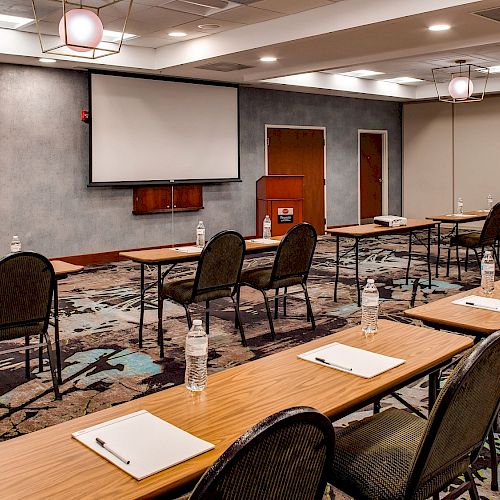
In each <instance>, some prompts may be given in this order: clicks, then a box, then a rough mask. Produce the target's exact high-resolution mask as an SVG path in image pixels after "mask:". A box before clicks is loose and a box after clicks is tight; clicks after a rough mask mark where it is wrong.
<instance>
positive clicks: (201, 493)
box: [189, 407, 335, 500]
mask: <svg viewBox="0 0 500 500" xmlns="http://www.w3.org/2000/svg"><path fill="white" fill-rule="evenodd" d="M334 442H335V434H334V432H333V427H332V424H331V423H330V421H329V420H328V418H327V417H325V416H324V415H322V414H321V413H320V412H318V411H317V410H315V409H313V408H308V407H296V408H290V409H288V410H284V411H280V412H278V413H275V414H274V415H271V416H270V417H268V418H266V419H265V420H263V421H262V422H260V423H259V424H257V425H256V426H254V427H253V428H251V429H250V430H249V431H248V432H246V433H245V434H244V435H243V436H241V437H240V438H239V439H238V440H237V441H235V442H234V443H233V444H232V445H231V446H230V447H229V448H228V449H227V450H226V451H225V452H224V453H223V454H222V455H221V456H220V457H219V459H218V460H217V461H216V462H215V463H214V464H213V465H212V466H211V467H210V469H208V470H207V471H206V472H205V474H204V475H203V477H202V478H201V479H200V481H199V482H198V484H197V485H196V487H195V489H194V490H193V492H192V493H191V496H190V497H189V498H190V499H191V500H215V499H217V500H225V499H227V500H229V499H245V500H284V499H287V500H321V498H322V497H323V493H324V491H325V487H326V477H327V471H328V467H329V464H330V463H331V460H332V459H333V450H334Z"/></svg>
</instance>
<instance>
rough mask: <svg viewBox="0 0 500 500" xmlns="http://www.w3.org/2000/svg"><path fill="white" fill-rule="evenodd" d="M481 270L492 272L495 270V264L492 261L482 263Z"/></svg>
mask: <svg viewBox="0 0 500 500" xmlns="http://www.w3.org/2000/svg"><path fill="white" fill-rule="evenodd" d="M482 271H484V272H486V273H494V272H495V264H494V263H491V264H483V265H482Z"/></svg>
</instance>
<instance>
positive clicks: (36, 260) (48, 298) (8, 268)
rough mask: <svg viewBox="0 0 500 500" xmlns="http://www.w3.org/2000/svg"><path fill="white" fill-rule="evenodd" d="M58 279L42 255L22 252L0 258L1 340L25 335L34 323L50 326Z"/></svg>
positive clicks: (35, 324)
mask: <svg viewBox="0 0 500 500" xmlns="http://www.w3.org/2000/svg"><path fill="white" fill-rule="evenodd" d="M55 282H56V278H55V273H54V268H53V267H52V264H51V263H50V261H49V260H48V259H47V258H46V257H44V256H43V255H40V254H37V253H34V252H19V253H15V254H11V255H8V256H6V257H4V258H3V259H1V260H0V340H9V339H14V338H20V337H24V336H25V335H26V334H28V333H30V332H32V330H33V326H39V325H40V326H42V328H43V329H44V330H45V329H46V328H47V327H48V323H49V317H50V309H51V305H52V297H53V294H54V287H55ZM30 328H31V330H30Z"/></svg>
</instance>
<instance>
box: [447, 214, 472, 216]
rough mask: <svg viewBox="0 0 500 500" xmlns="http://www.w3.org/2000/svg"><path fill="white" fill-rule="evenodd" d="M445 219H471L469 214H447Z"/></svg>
mask: <svg viewBox="0 0 500 500" xmlns="http://www.w3.org/2000/svg"><path fill="white" fill-rule="evenodd" d="M447 217H471V215H470V214H448V215H447Z"/></svg>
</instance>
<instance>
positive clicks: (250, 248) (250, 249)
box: [119, 236, 282, 264]
mask: <svg viewBox="0 0 500 500" xmlns="http://www.w3.org/2000/svg"><path fill="white" fill-rule="evenodd" d="M281 238H282V236H273V238H272V239H273V240H276V244H270V243H267V244H266V243H253V242H252V241H250V240H246V241H245V245H246V253H259V252H266V251H273V250H276V248H278V246H279V244H280V241H281ZM252 239H253V238H252ZM177 248H182V247H177ZM201 250H202V249H201V248H200V251H199V253H187V252H182V251H180V250H174V249H173V248H153V249H151V250H134V251H131V252H120V254H119V255H120V257H123V258H125V259H130V260H133V261H134V262H141V263H143V264H159V263H169V262H171V263H175V262H189V261H196V260H198V259H199V258H200V255H201Z"/></svg>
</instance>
